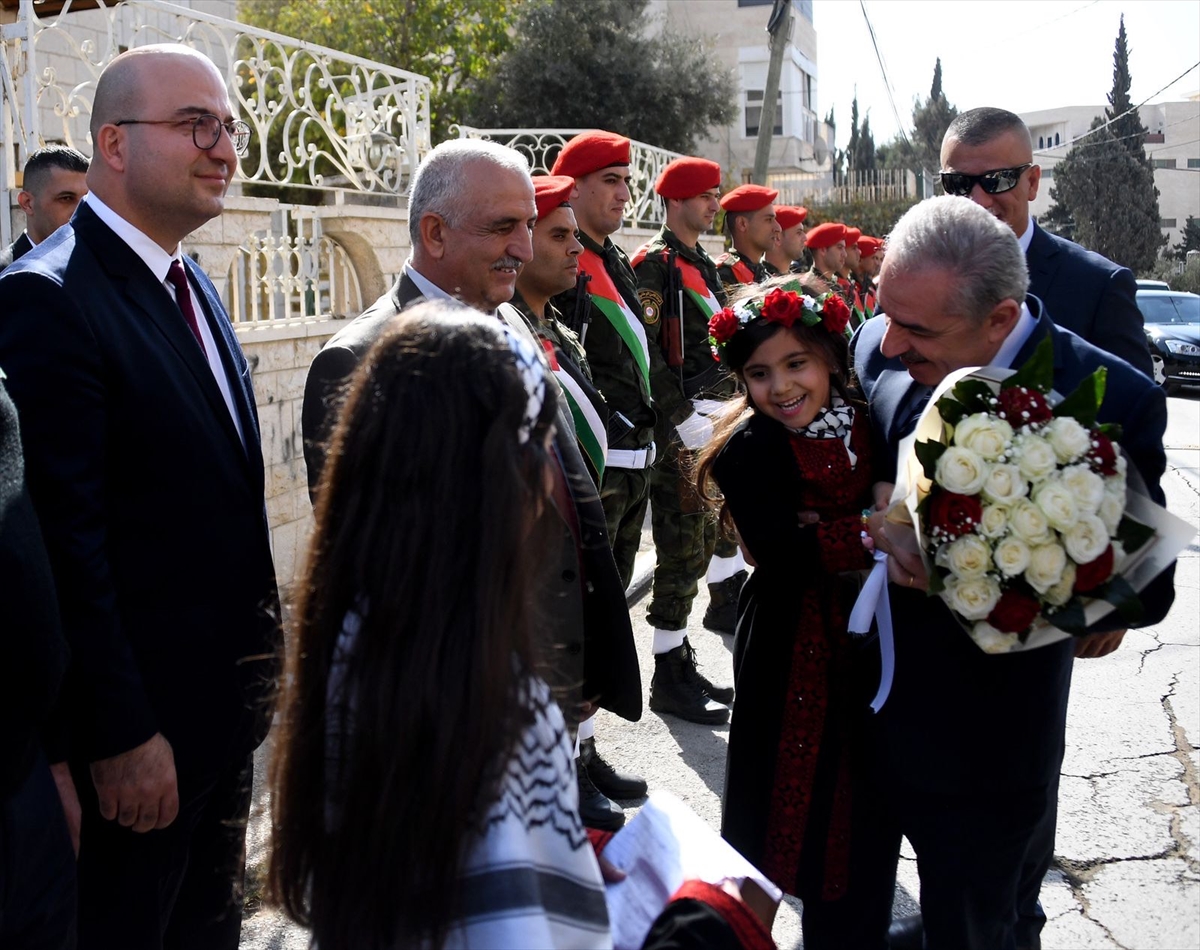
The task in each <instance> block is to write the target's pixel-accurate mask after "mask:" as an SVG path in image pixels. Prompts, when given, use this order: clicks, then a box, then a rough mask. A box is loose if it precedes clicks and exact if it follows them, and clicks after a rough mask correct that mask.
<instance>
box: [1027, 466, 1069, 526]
mask: <svg viewBox="0 0 1200 950" xmlns="http://www.w3.org/2000/svg"><path fill="white" fill-rule="evenodd" d="M1033 501H1034V504H1036V505H1037V506H1038V507H1039V508H1040V509H1042V514H1044V515H1045V516H1046V520H1047V521H1048V522H1050V527H1052V528H1055V529H1057V530H1059V531H1066V530H1067V529H1068V528H1070V527H1072V526H1073V525H1074V524H1075V522H1077V521H1078V520H1079V503H1078V502H1077V501H1076V500H1075V496H1074V495H1072V494H1071V490H1070V489H1069V488H1067V486H1066V485H1065V484H1063V482H1062V480H1061V479H1058V478H1049V479H1047V480H1046V481H1044V482H1042V483H1041V484H1040V485H1039V486H1038V487H1037V488H1036V489H1035V490H1034V492H1033Z"/></svg>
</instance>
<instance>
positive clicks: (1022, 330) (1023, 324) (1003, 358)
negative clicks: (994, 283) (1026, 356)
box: [989, 304, 1037, 369]
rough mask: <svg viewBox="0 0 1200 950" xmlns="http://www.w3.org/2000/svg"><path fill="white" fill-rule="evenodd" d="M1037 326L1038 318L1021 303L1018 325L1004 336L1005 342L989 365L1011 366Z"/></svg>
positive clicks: (1007, 367) (1006, 367)
mask: <svg viewBox="0 0 1200 950" xmlns="http://www.w3.org/2000/svg"><path fill="white" fill-rule="evenodd" d="M1036 326H1037V320H1035V319H1034V318H1033V314H1032V313H1030V312H1029V307H1028V306H1026V305H1025V304H1021V315H1020V316H1019V317H1017V323H1016V326H1014V327H1013V328H1012V330H1011V331H1010V332H1009V334H1008V336H1006V337H1005V338H1004V342H1003V343H1001V344H1000V349H999V350H997V351H996V355H995V356H994V357H992V362H991V363H990V364H989V365H991V366H999V367H1003V368H1005V369H1009V368H1011V367H1012V364H1013V360H1015V359H1016V358H1017V354H1018V353H1020V352H1021V347H1023V346H1024V345H1025V344H1026V342H1027V341H1028V340H1029V337H1030V336H1031V335H1032V334H1033V330H1034V328H1035V327H1036Z"/></svg>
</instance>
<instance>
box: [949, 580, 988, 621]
mask: <svg viewBox="0 0 1200 950" xmlns="http://www.w3.org/2000/svg"><path fill="white" fill-rule="evenodd" d="M942 599H943V600H944V601H945V602H946V604H947V605H948V606H949V607H950V609H951V610H953V611H954V612H955V613H957V614H959V615H960V616H962V617H964V618H966V619H967V620H983V619H984V618H985V617H986V616H987V615H988V614H990V613H991V612H992V610H993V608H995V606H996V604H997V603H999V602H1000V584H999V582H998V581H997V580H996V578H994V577H992V575H990V574H985V575H983V577H973V578H971V579H970V580H960V579H959V578H957V577H954V576H953V575H951V576H950V577H947V578H946V587H945V589H944V590H943V591H942Z"/></svg>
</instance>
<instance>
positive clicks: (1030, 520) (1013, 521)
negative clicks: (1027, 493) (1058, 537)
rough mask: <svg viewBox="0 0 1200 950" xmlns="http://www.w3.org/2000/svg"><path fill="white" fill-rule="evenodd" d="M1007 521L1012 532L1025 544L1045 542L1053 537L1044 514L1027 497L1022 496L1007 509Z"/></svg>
mask: <svg viewBox="0 0 1200 950" xmlns="http://www.w3.org/2000/svg"><path fill="white" fill-rule="evenodd" d="M1008 523H1009V525H1010V527H1011V529H1012V533H1013V534H1015V535H1016V536H1017V537H1018V538H1020V539H1021V540H1022V541H1024V542H1025V543H1026V544H1045V543H1046V542H1047V541H1049V540H1051V538H1052V537H1053V535H1052V534H1051V532H1050V522H1049V521H1047V520H1046V515H1045V514H1044V513H1043V512H1042V509H1041V508H1039V507H1038V506H1037V505H1035V504H1034V503H1033V502H1032V501H1030V500H1029V499H1028V498H1022V499H1021V500H1020V501H1018V502H1017V503H1016V504H1015V505H1013V506H1012V508H1010V509H1009V511H1008Z"/></svg>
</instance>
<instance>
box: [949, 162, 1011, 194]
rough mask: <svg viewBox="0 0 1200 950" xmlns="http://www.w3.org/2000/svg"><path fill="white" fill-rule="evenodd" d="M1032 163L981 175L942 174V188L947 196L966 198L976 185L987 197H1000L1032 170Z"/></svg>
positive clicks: (997, 169)
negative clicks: (1028, 169) (1027, 171)
mask: <svg viewBox="0 0 1200 950" xmlns="http://www.w3.org/2000/svg"><path fill="white" fill-rule="evenodd" d="M1032 167H1033V162H1026V163H1025V164H1024V165H1018V166H1017V167H1016V168H993V169H992V170H991V171H990V172H984V173H983V174H982V175H964V174H963V173H962V172H942V173H941V179H942V188H943V190H944V191H945V192H946V194H948V195H959V196H960V197H966V196H967V195H969V194H970V193H971V190H972V189H973V188H974V187H975V185H976V184H978V185H979V187H980V188H982V189H983V190H984V192H985V193H986V194H989V195H1002V194H1004V192H1006V191H1012V190H1013V189H1014V188H1016V187H1017V182H1019V181H1020V180H1021V176H1022V175H1023V174H1024V173H1025V169H1027V168H1032Z"/></svg>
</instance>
